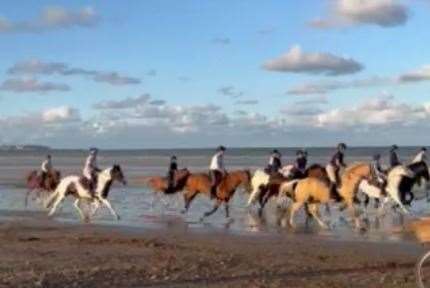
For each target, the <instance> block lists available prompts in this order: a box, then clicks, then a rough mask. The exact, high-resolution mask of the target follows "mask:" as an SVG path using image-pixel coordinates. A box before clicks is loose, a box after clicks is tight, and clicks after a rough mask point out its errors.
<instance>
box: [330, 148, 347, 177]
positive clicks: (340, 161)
mask: <svg viewBox="0 0 430 288" xmlns="http://www.w3.org/2000/svg"><path fill="white" fill-rule="evenodd" d="M346 148H347V146H346V144H345V143H339V144H338V145H337V149H336V152H335V153H334V154H333V156H332V157H331V159H330V162H329V164H328V165H327V167H326V170H327V174H328V176H329V178H330V181H331V182H332V183H333V184H335V185H339V184H340V177H339V171H340V168H341V167H343V168H345V167H346V164H345V162H344V152H345V150H346Z"/></svg>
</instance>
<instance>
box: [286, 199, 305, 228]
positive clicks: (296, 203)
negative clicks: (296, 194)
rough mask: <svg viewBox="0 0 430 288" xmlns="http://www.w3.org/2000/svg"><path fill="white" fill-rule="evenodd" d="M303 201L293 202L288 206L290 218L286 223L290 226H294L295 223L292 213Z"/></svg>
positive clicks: (294, 212)
mask: <svg viewBox="0 0 430 288" xmlns="http://www.w3.org/2000/svg"><path fill="white" fill-rule="evenodd" d="M302 205H303V203H298V202H294V203H293V204H292V205H291V207H290V216H289V217H290V219H289V221H288V224H289V225H290V227H292V228H295V227H296V224H294V215H295V214H296V212H297V211H298V210H299V209H300V208H301V207H302Z"/></svg>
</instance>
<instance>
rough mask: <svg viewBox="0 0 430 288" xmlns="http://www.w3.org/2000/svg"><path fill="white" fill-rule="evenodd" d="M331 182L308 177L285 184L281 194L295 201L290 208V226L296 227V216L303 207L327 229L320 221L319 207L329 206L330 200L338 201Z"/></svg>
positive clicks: (281, 188)
mask: <svg viewBox="0 0 430 288" xmlns="http://www.w3.org/2000/svg"><path fill="white" fill-rule="evenodd" d="M331 190H332V189H331V185H330V182H329V181H324V180H323V179H321V178H317V177H307V178H304V179H299V180H292V181H289V182H284V183H283V184H282V185H281V187H280V189H279V193H280V194H281V195H283V194H285V195H286V196H287V197H289V198H291V199H292V200H293V204H292V205H291V206H290V213H289V221H288V224H289V225H290V226H291V227H293V228H294V227H295V224H294V215H295V213H296V212H297V211H298V210H299V209H300V208H301V207H302V206H305V208H306V212H307V213H308V214H310V215H312V216H313V217H314V218H315V220H316V221H317V222H318V224H319V225H320V226H321V227H323V228H327V225H326V224H325V223H324V222H323V221H322V220H321V219H320V212H319V206H320V205H321V204H326V205H327V204H328V203H329V201H330V200H337V199H336V197H333V194H332V191H331Z"/></svg>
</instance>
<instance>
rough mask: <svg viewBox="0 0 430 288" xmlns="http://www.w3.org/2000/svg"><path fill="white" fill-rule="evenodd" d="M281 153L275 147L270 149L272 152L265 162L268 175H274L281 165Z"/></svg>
mask: <svg viewBox="0 0 430 288" xmlns="http://www.w3.org/2000/svg"><path fill="white" fill-rule="evenodd" d="M281 157H282V155H281V153H279V151H278V150H277V149H274V150H273V151H272V154H271V155H270V158H269V164H267V168H266V170H267V173H268V174H270V175H274V174H277V173H279V169H281V167H282V161H281Z"/></svg>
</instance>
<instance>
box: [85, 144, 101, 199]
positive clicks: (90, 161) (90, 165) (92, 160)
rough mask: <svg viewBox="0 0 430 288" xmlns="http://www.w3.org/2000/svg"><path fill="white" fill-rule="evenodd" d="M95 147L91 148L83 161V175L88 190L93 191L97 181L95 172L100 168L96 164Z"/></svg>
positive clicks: (96, 152) (96, 150) (96, 151)
mask: <svg viewBox="0 0 430 288" xmlns="http://www.w3.org/2000/svg"><path fill="white" fill-rule="evenodd" d="M97 154H98V149H97V148H91V149H90V153H89V155H88V157H87V160H86V161H85V166H84V170H83V175H84V177H85V178H86V180H88V183H89V187H90V191H94V189H95V187H96V182H97V173H98V172H100V171H101V170H100V169H99V168H98V166H97Z"/></svg>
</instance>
